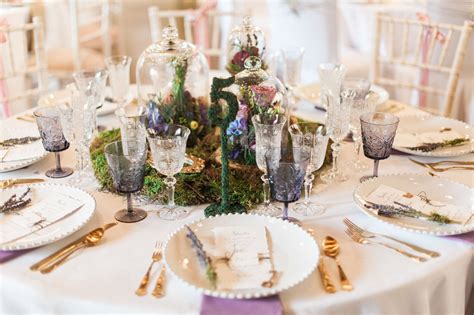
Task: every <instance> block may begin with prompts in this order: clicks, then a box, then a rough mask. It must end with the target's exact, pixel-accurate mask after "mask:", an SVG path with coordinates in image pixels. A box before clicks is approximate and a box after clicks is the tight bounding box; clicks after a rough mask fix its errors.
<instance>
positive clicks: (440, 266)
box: [0, 102, 474, 315]
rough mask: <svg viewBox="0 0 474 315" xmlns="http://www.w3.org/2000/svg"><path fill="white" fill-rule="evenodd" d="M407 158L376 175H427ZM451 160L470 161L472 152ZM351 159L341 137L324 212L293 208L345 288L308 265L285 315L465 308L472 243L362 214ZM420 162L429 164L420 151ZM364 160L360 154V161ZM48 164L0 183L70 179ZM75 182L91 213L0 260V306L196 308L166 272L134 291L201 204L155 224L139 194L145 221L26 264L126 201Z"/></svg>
mask: <svg viewBox="0 0 474 315" xmlns="http://www.w3.org/2000/svg"><path fill="white" fill-rule="evenodd" d="M413 112H417V110H416V109H413V108H410V107H406V108H404V109H401V110H400V111H399V112H398V113H397V115H400V116H401V115H403V114H406V113H408V114H413ZM295 113H296V115H300V116H303V117H304V118H306V119H310V120H315V121H321V120H323V118H324V112H323V111H321V110H317V109H314V108H313V107H312V105H311V104H309V103H304V102H302V103H300V104H299V105H298V107H297V108H296V109H295ZM24 114H25V113H21V114H20V116H21V115H24ZM1 123H2V124H9V123H11V124H14V125H15V126H18V128H37V127H36V124H35V123H34V122H27V121H21V120H18V119H17V117H16V116H15V117H11V118H9V119H8V120H5V121H3V122H1ZM98 124H99V125H103V126H106V127H107V128H113V127H117V126H118V121H117V119H116V117H115V115H114V114H113V113H112V114H109V115H106V116H100V117H98ZM62 156H63V159H62V160H63V164H64V165H65V166H69V167H74V166H75V155H74V149H73V148H70V149H68V150H67V151H65V152H63V153H62ZM409 157H410V156H409V155H406V154H401V153H397V152H395V151H394V152H393V153H392V155H391V156H390V158H388V159H387V160H383V161H381V162H380V169H379V175H380V176H383V175H387V174H401V173H416V174H426V176H430V175H428V174H427V169H426V168H424V167H421V166H419V165H416V164H414V163H411V162H410V161H409V160H408V158H409ZM364 159H365V157H364ZM453 159H456V160H462V161H468V160H470V161H473V160H474V154H472V153H471V154H468V155H464V156H461V157H455V158H453ZM353 160H354V151H353V143H351V142H344V143H343V146H342V154H341V158H340V162H341V163H342V165H343V167H344V169H345V171H346V172H347V173H348V174H349V175H350V179H349V180H347V181H345V182H335V183H331V184H323V183H321V182H320V181H319V180H317V182H316V185H315V188H314V190H313V193H312V195H311V199H312V200H314V201H318V202H319V203H321V204H323V205H325V206H326V211H325V213H324V214H322V215H319V216H314V217H303V216H298V215H297V214H295V213H292V214H293V215H294V216H295V217H297V218H299V219H300V220H302V222H303V226H304V227H305V228H312V229H313V230H314V231H315V237H316V239H317V241H318V242H319V243H321V242H322V240H323V238H324V237H325V236H326V235H330V236H332V237H334V238H335V239H337V240H338V241H339V242H340V248H341V251H340V255H339V256H338V259H339V261H340V262H341V264H342V266H343V267H344V270H345V272H346V274H347V277H348V278H349V279H350V281H351V283H352V285H353V290H352V291H343V290H341V286H340V284H339V277H338V273H337V267H336V264H335V262H334V261H333V260H331V259H330V258H326V259H325V262H326V267H327V269H328V271H329V273H330V275H331V277H332V280H333V282H334V283H335V284H336V288H337V289H338V291H337V292H336V293H332V294H331V293H327V292H326V291H325V290H324V288H323V286H322V282H321V279H320V276H319V274H318V272H317V269H316V271H315V272H313V273H312V274H311V275H310V276H309V277H308V278H306V279H305V280H304V281H303V282H301V283H299V284H298V285H296V286H294V287H292V288H290V289H289V290H287V291H284V292H282V293H280V294H279V298H280V300H281V303H282V305H283V310H284V314H393V315H402V314H440V315H441V314H446V315H447V314H449V315H454V314H456V315H464V314H472V304H473V303H472V302H473V301H472V300H473V299H472V292H473V283H474V259H473V254H474V246H473V243H470V242H469V241H466V240H462V239H460V238H457V237H440V236H430V235H422V234H416V233H411V232H407V231H404V230H401V229H398V228H396V227H393V226H390V225H387V224H384V223H382V222H379V221H377V220H374V219H373V218H371V217H369V216H367V215H366V214H364V213H363V212H362V211H361V210H360V209H359V208H358V207H357V205H356V204H355V203H354V200H353V192H354V189H355V187H357V185H359V178H360V177H361V176H362V175H368V174H370V172H371V168H370V167H369V169H368V170H367V171H364V172H362V173H357V172H355V171H354V170H353V169H352V168H351V166H350V165H351V163H352V162H353ZM419 160H422V161H428V160H429V161H436V159H433V158H432V159H429V158H421V157H420V158H419ZM370 162H371V161H370ZM370 162H369V161H368V160H367V163H370ZM53 165H54V156H53V155H52V154H49V155H48V156H46V157H45V158H44V159H42V160H41V161H39V162H37V163H35V164H33V165H30V166H28V167H25V168H23V169H19V170H15V171H10V172H5V173H0V180H6V179H12V178H26V177H27V178H32V177H34V178H43V179H45V180H46V181H47V182H48V183H60V184H68V180H69V178H63V179H50V178H46V177H45V171H46V170H47V169H49V168H51V167H52V166H53ZM369 165H370V164H369ZM435 176H439V177H442V178H448V179H451V180H454V181H457V182H460V183H463V184H465V185H468V186H469V187H471V188H472V187H474V183H473V172H470V171H456V170H453V171H449V172H443V173H436V174H435ZM83 188H84V189H85V190H87V191H88V192H89V193H90V194H92V196H93V197H94V198H95V201H96V210H95V213H94V215H93V217H92V219H91V220H90V221H89V222H88V223H87V224H86V225H85V226H84V227H82V228H81V229H80V230H79V231H77V232H75V233H73V234H72V235H70V236H68V237H66V238H64V239H62V240H59V241H57V242H54V243H52V244H49V245H45V246H42V247H39V248H35V249H33V250H30V251H27V252H26V253H24V254H22V255H20V256H18V257H16V258H15V259H13V260H10V261H8V262H5V263H3V264H0V286H1V292H0V313H1V314H27V313H37V314H40V313H43V314H57V313H61V314H83V313H84V314H85V313H94V314H138V313H153V314H163V315H171V314H180V315H183V314H189V315H191V314H200V309H201V302H202V299H203V296H202V294H201V293H199V292H197V291H195V290H194V289H192V288H191V287H189V286H187V285H186V284H184V283H183V282H182V281H181V280H180V279H178V278H176V277H175V276H173V275H172V274H171V273H168V274H167V281H166V287H165V295H164V297H162V298H159V299H158V298H155V297H153V296H152V295H147V296H137V295H135V290H136V289H137V288H138V285H139V283H140V281H141V279H142V277H143V275H144V273H145V271H146V269H147V267H148V265H149V263H150V262H151V255H152V253H153V249H154V246H155V243H156V242H157V241H163V242H165V241H166V240H167V237H168V235H169V234H170V233H172V232H173V231H175V230H177V229H179V228H180V227H182V226H183V225H184V224H186V223H189V222H192V221H194V220H196V219H199V218H202V217H204V211H203V210H204V208H205V206H206V205H199V206H194V207H192V209H191V210H192V211H191V213H190V215H189V216H188V217H186V218H185V219H182V220H177V221H164V220H162V219H160V218H159V217H158V215H157V213H156V211H157V210H158V209H159V208H160V206H159V205H147V204H146V202H143V201H139V202H140V203H141V207H142V208H143V209H145V210H147V211H148V217H147V218H146V219H145V220H143V221H141V222H138V223H132V224H126V223H119V224H118V225H117V226H116V227H114V228H112V229H110V230H109V231H107V233H106V235H105V238H104V239H103V241H102V242H101V243H100V244H99V245H97V246H94V247H90V248H87V249H85V250H83V251H81V252H79V253H78V254H77V255H75V256H74V257H72V258H71V259H69V260H68V261H67V262H66V263H65V264H64V265H62V266H60V267H59V268H57V270H55V271H54V272H52V273H49V274H41V273H39V272H32V271H30V269H29V267H30V266H31V265H32V264H34V263H35V262H37V261H39V260H41V259H43V258H44V257H46V256H48V255H49V254H51V253H53V252H54V251H56V250H57V249H59V248H61V247H63V246H64V245H66V244H68V243H69V242H71V241H73V240H75V239H77V238H78V237H80V236H82V235H84V234H85V233H87V232H89V231H90V230H92V229H94V228H96V227H98V226H100V225H103V224H105V223H109V222H113V221H114V213H115V212H116V211H117V210H119V209H120V208H121V207H123V206H124V204H125V202H126V201H125V198H124V197H123V196H119V195H116V194H113V193H110V192H107V191H101V190H100V189H99V188H98V186H90V187H83ZM189 193H192V192H189ZM290 211H291V210H290ZM345 217H347V218H349V219H350V220H351V221H353V222H355V223H356V224H358V225H360V226H361V227H363V228H365V229H368V230H370V231H373V232H379V233H383V234H386V235H390V236H392V237H396V238H398V239H401V240H404V241H407V242H410V243H414V244H416V245H418V246H421V247H424V248H428V249H431V250H435V251H437V252H439V253H440V254H441V255H440V256H439V257H437V258H431V259H428V261H426V262H424V263H418V262H415V261H413V260H410V259H408V258H407V257H405V256H402V255H400V254H398V253H395V252H394V251H391V250H388V249H386V248H384V247H382V246H376V245H363V244H358V243H356V242H354V241H353V240H351V239H350V238H349V237H347V236H346V235H345V233H344V229H345V225H344V224H343V219H344V218H345ZM471 239H472V238H471ZM292 259H299V258H298V257H293V258H292ZM158 273H159V268H155V269H154V272H153V274H152V277H153V278H152V279H156V278H157V277H158ZM154 281H156V280H154ZM469 301H471V302H469ZM229 314H232V310H229ZM249 315H250V314H249ZM256 315H257V314H256Z"/></svg>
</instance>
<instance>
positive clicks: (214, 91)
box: [0, 18, 474, 315]
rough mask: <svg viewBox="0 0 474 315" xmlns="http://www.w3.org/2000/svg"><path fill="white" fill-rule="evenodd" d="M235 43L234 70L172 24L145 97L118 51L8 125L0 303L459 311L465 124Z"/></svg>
mask: <svg viewBox="0 0 474 315" xmlns="http://www.w3.org/2000/svg"><path fill="white" fill-rule="evenodd" d="M243 30H244V31H243ZM230 38H231V39H232V40H233V41H235V40H239V41H240V43H241V44H240V45H239V46H236V45H232V42H230V43H229V49H228V53H229V58H228V59H229V60H228V64H227V70H228V72H229V73H222V72H220V73H219V74H218V75H215V74H214V73H210V72H209V70H208V64H207V60H206V58H205V57H204V55H203V54H202V53H201V52H200V51H199V49H197V48H196V47H195V46H194V45H192V44H191V43H188V42H186V41H183V40H180V39H179V38H178V34H177V29H176V27H174V26H168V27H166V28H165V29H164V30H163V40H162V41H160V42H157V43H155V44H152V45H151V46H149V47H148V48H146V49H145V50H144V51H143V53H142V55H141V56H140V58H139V60H138V62H137V69H136V72H137V82H136V84H130V64H131V58H130V57H129V56H112V57H109V58H107V59H106V60H105V64H106V68H105V69H98V70H97V71H77V72H75V73H74V74H73V76H72V79H73V81H74V83H71V84H69V85H68V86H67V87H65V89H63V90H60V91H57V92H54V93H51V94H48V95H44V96H43V97H42V98H41V99H40V100H39V101H38V106H37V107H35V108H32V109H30V110H28V111H25V112H22V113H19V114H17V115H14V116H12V117H10V118H8V119H6V120H4V121H2V123H1V126H0V131H1V133H0V270H1V271H0V272H1V274H2V284H4V288H5V289H3V290H2V292H1V295H2V298H1V300H2V302H1V303H0V310H1V311H2V312H5V313H32V312H45V313H51V312H57V313H77V312H94V313H102V312H104V313H106V312H107V313H145V312H147V313H148V312H153V313H157V314H203V315H214V314H216V315H217V314H262V315H266V314H268V315H277V314H315V313H318V314H359V313H360V314H372V313H375V314H390V313H393V314H431V313H440V314H441V313H442V314H464V310H465V309H466V308H467V307H468V305H467V304H468V302H469V297H470V295H471V292H472V286H473V284H474V264H473V263H472V262H473V253H474V251H473V249H474V247H473V245H474V234H473V233H474V232H473V231H474V208H473V204H474V193H473V192H474V190H473V189H474V188H473V187H474V182H473V178H474V177H473V175H474V173H473V172H472V171H473V170H474V129H473V128H474V127H472V126H470V125H468V124H466V123H464V122H461V121H457V120H454V119H451V118H445V117H440V116H434V115H431V114H428V113H425V112H423V111H422V110H420V109H418V108H415V107H413V106H410V105H407V104H403V103H399V102H397V101H395V100H391V99H390V96H389V94H388V92H387V91H386V90H385V89H384V88H383V87H381V86H378V85H373V84H371V82H370V81H369V80H368V79H367V78H356V77H349V76H346V72H347V67H346V66H345V65H343V64H338V63H323V64H321V65H320V66H319V68H318V74H319V82H317V83H314V82H312V83H311V82H310V83H301V82H300V79H299V76H301V67H302V64H301V62H297V61H301V60H302V56H303V53H304V49H302V48H301V49H297V50H296V52H295V51H294V50H293V51H291V52H294V54H291V53H290V50H286V51H283V53H282V56H283V58H282V60H281V62H282V63H283V64H280V65H279V66H278V68H280V69H282V70H281V71H283V72H284V73H283V75H278V73H273V72H272V71H271V69H268V65H267V61H266V60H267V59H265V58H266V56H265V38H264V35H263V33H262V32H261V30H260V29H258V28H257V27H254V26H253V25H252V24H251V20H249V18H245V19H244V21H243V22H242V26H241V27H240V28H238V31H235V32H234V33H233V35H232V36H231V37H230ZM157 55H158V56H159V57H160V58H157V57H156V56H157ZM168 68H169V69H172V70H173V71H164V70H163V69H168ZM315 76H316V73H315ZM279 78H280V79H281V80H280V79H279ZM107 82H108V83H107ZM107 84H108V85H109V86H108V85H107ZM50 152H51V153H53V154H49V153H50ZM372 161H373V162H372ZM25 299H26V300H27V303H25Z"/></svg>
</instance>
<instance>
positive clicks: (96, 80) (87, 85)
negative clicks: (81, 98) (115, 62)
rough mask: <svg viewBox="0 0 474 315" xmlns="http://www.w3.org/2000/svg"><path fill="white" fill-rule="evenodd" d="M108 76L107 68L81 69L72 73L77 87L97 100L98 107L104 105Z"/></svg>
mask: <svg viewBox="0 0 474 315" xmlns="http://www.w3.org/2000/svg"><path fill="white" fill-rule="evenodd" d="M107 76H108V73H107V71H106V70H93V71H87V70H81V71H77V72H74V73H73V74H72V77H73V78H74V82H75V84H76V87H77V89H78V90H79V91H80V92H81V93H83V94H84V95H86V96H87V97H90V101H91V102H95V104H96V107H97V108H101V107H102V105H104V99H105V87H106V85H107Z"/></svg>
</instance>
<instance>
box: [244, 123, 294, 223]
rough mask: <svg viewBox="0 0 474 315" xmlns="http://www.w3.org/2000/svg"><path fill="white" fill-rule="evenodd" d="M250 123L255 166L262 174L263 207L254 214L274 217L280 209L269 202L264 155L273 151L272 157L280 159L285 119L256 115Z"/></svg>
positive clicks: (268, 186)
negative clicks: (251, 124)
mask: <svg viewBox="0 0 474 315" xmlns="http://www.w3.org/2000/svg"><path fill="white" fill-rule="evenodd" d="M252 123H253V126H254V128H255V155H256V160H257V166H258V169H259V170H260V171H262V172H263V175H262V177H261V179H262V182H263V205H262V206H260V207H259V208H258V209H257V210H256V213H258V214H262V215H268V216H276V215H278V214H279V212H280V209H278V208H277V207H275V206H274V205H273V204H272V203H271V201H270V185H269V183H268V174H267V165H266V160H265V154H266V152H267V151H269V150H272V151H273V157H274V158H276V159H277V160H279V159H280V149H281V142H282V130H283V126H284V125H285V123H286V117H285V116H284V115H281V114H277V115H271V114H258V115H254V116H253V117H252Z"/></svg>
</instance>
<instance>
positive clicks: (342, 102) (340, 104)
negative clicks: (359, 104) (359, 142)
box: [321, 91, 354, 183]
mask: <svg viewBox="0 0 474 315" xmlns="http://www.w3.org/2000/svg"><path fill="white" fill-rule="evenodd" d="M353 97H354V93H351V92H350V91H343V92H342V93H341V95H340V96H339V95H336V96H333V95H332V94H331V93H329V94H327V95H326V98H327V100H328V101H329V106H328V117H327V123H326V126H328V132H329V137H330V138H331V140H332V141H333V144H331V149H332V168H331V169H330V170H329V171H327V172H325V173H324V174H322V175H321V179H322V180H323V181H325V182H326V183H331V182H333V181H338V182H343V181H346V180H347V179H348V177H347V175H346V174H344V173H343V172H342V171H341V170H340V168H339V165H338V157H339V152H340V150H341V142H342V140H344V138H345V137H346V136H347V134H348V133H349V120H350V104H351V101H352V99H353Z"/></svg>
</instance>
